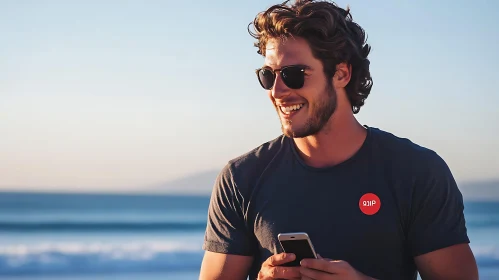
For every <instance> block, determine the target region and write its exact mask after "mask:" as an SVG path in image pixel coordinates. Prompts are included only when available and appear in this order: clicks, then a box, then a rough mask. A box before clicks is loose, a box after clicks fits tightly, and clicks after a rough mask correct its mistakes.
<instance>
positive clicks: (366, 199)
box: [359, 193, 381, 215]
mask: <svg viewBox="0 0 499 280" xmlns="http://www.w3.org/2000/svg"><path fill="white" fill-rule="evenodd" d="M380 207H381V200H379V197H378V196H377V195H375V194H373V193H366V194H365V195H363V196H362V197H361V198H360V200H359V208H360V211H362V213H364V214H366V215H374V214H376V213H378V211H379V208H380Z"/></svg>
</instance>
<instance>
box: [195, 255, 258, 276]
mask: <svg viewBox="0 0 499 280" xmlns="http://www.w3.org/2000/svg"><path fill="white" fill-rule="evenodd" d="M252 261H253V257H249V256H238V255H229V254H221V253H214V252H210V251H206V252H205V254H204V257H203V262H202V264H201V274H200V275H199V280H225V279H227V280H246V279H247V278H248V273H249V270H250V267H251V264H252Z"/></svg>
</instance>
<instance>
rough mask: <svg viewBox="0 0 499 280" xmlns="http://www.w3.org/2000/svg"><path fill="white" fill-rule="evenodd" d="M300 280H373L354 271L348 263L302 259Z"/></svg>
mask: <svg viewBox="0 0 499 280" xmlns="http://www.w3.org/2000/svg"><path fill="white" fill-rule="evenodd" d="M300 273H301V275H302V278H301V279H302V280H337V279H338V280H339V279H342V280H375V279H374V278H371V277H368V276H366V275H364V274H362V273H361V272H359V271H357V270H355V268H353V267H352V266H351V265H350V264H349V263H348V262H345V261H333V260H330V259H324V258H318V259H304V260H302V261H301V269H300Z"/></svg>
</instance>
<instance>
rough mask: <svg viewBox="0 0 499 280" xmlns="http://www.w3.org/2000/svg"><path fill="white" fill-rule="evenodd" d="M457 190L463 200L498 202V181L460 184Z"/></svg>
mask: <svg viewBox="0 0 499 280" xmlns="http://www.w3.org/2000/svg"><path fill="white" fill-rule="evenodd" d="M459 189H460V190H461V192H462V194H463V197H464V199H465V200H499V180H488V181H469V182H462V183H460V184H459Z"/></svg>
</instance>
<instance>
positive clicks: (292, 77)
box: [281, 67, 305, 89]
mask: <svg viewBox="0 0 499 280" xmlns="http://www.w3.org/2000/svg"><path fill="white" fill-rule="evenodd" d="M281 74H282V81H283V82H284V83H285V84H286V85H287V86H288V87H289V88H291V89H299V88H301V87H303V84H304V83H305V72H304V71H303V68H301V67H289V68H285V69H282V71H281Z"/></svg>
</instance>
